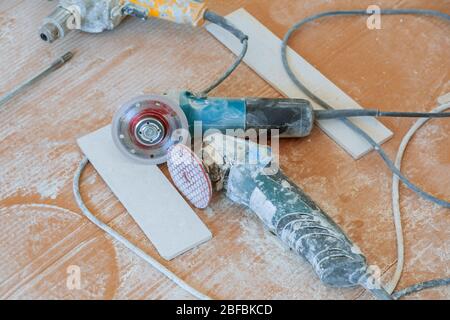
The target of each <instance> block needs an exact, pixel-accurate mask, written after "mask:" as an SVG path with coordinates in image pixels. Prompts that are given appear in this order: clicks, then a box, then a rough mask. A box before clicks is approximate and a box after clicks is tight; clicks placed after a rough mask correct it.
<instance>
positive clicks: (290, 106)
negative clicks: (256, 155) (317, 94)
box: [245, 98, 314, 138]
mask: <svg viewBox="0 0 450 320" xmlns="http://www.w3.org/2000/svg"><path fill="white" fill-rule="evenodd" d="M245 101H246V130H248V129H256V130H257V131H259V130H261V129H265V130H268V131H270V130H272V129H277V130H279V136H280V137H282V138H300V137H306V136H308V135H309V134H310V133H311V130H312V128H313V125H314V110H313V108H312V106H311V103H310V102H309V101H308V100H304V99H266V98H247V99H246V100H245ZM269 133H270V132H269Z"/></svg>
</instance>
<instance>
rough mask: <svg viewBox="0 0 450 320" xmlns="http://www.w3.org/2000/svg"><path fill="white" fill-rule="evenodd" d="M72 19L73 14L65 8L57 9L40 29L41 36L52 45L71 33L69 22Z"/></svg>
mask: <svg viewBox="0 0 450 320" xmlns="http://www.w3.org/2000/svg"><path fill="white" fill-rule="evenodd" d="M71 17H72V13H71V12H70V11H68V10H66V9H64V8H63V7H57V8H56V9H55V11H53V12H52V13H51V14H50V15H49V16H48V17H47V18H46V19H45V20H44V24H43V25H42V27H41V28H40V29H39V36H40V37H41V39H42V40H44V41H46V42H49V43H52V42H54V41H56V40H58V39H60V38H64V36H65V35H66V34H67V33H68V32H69V31H70V29H69V28H68V27H67V21H68V20H69V18H71Z"/></svg>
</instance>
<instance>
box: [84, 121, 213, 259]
mask: <svg viewBox="0 0 450 320" xmlns="http://www.w3.org/2000/svg"><path fill="white" fill-rule="evenodd" d="M78 144H79V146H80V147H81V149H82V150H83V152H84V154H85V155H86V156H87V157H88V159H89V161H90V162H91V163H92V164H93V165H94V167H95V169H96V170H97V171H98V172H99V173H100V175H101V176H102V178H103V180H105V182H106V183H107V184H108V186H109V187H110V188H111V190H112V191H113V192H114V194H115V195H116V196H117V197H118V198H119V200H120V201H121V202H122V204H123V205H124V206H125V208H126V209H127V210H128V212H129V213H130V215H131V216H132V217H133V219H134V220H135V221H136V222H137V224H138V225H139V226H140V228H141V229H142V231H143V232H144V233H145V234H146V236H147V237H148V238H149V239H150V241H151V242H152V243H153V245H154V246H155V247H156V249H157V250H158V252H159V254H160V255H161V256H162V257H163V258H164V259H166V260H171V259H173V258H175V257H176V256H178V255H180V254H182V253H184V252H186V251H188V250H189V249H192V248H194V247H196V246H198V245H199V244H201V243H203V242H205V241H208V240H209V239H211V232H210V231H209V230H208V228H207V227H206V226H205V225H204V224H203V222H202V221H201V220H200V218H199V217H198V216H197V215H196V213H195V212H194V211H193V210H192V209H191V208H190V207H189V205H188V204H187V203H186V201H185V200H184V199H183V198H182V197H181V195H180V194H179V193H178V191H177V190H176V189H175V187H173V186H172V184H171V183H170V181H169V180H168V179H167V178H166V177H165V176H164V174H163V173H162V172H161V170H160V169H159V168H158V166H153V165H143V164H138V163H135V162H133V161H132V160H129V159H127V158H126V157H125V156H124V155H122V154H121V153H120V152H119V150H118V149H117V147H116V146H115V145H114V142H113V140H112V137H111V126H106V127H104V128H102V129H100V130H98V131H95V132H94V133H91V134H89V135H87V136H84V137H83V138H81V139H79V140H78Z"/></svg>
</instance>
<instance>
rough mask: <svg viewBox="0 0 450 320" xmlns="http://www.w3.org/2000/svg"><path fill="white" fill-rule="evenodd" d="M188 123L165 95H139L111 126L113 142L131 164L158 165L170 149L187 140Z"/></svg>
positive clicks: (125, 106) (123, 108)
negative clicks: (131, 160) (133, 162)
mask: <svg viewBox="0 0 450 320" xmlns="http://www.w3.org/2000/svg"><path fill="white" fill-rule="evenodd" d="M188 129H189V128H188V122H187V119H186V116H185V114H184V112H183V111H182V110H181V108H180V107H179V106H178V104H177V103H176V102H174V101H172V100H171V99H168V98H167V97H165V96H158V95H148V96H140V97H137V98H135V99H134V100H132V101H130V102H128V103H126V104H124V105H123V106H122V107H121V108H120V109H119V110H118V111H117V112H116V114H115V116H114V119H113V124H112V136H113V140H114V143H115V144H116V146H117V147H118V148H119V150H120V151H122V153H123V154H124V155H125V156H127V157H128V158H131V159H133V160H134V161H137V162H140V163H145V164H161V163H164V162H166V160H167V152H168V150H169V149H170V147H172V146H174V145H176V144H178V143H187V142H188V141H189V139H188V137H189V131H188Z"/></svg>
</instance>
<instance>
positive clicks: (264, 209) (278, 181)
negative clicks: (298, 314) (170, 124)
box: [167, 133, 390, 299]
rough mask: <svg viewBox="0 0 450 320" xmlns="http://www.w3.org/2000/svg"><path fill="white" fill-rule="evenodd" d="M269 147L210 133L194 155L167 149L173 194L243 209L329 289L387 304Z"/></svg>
mask: <svg viewBox="0 0 450 320" xmlns="http://www.w3.org/2000/svg"><path fill="white" fill-rule="evenodd" d="M275 158H276V155H275V154H272V151H271V149H270V147H267V146H262V145H259V144H256V143H254V142H252V141H249V140H244V139H240V138H236V137H231V136H227V135H223V134H221V133H216V134H211V135H208V136H207V137H205V139H204V140H203V148H202V151H201V153H200V154H199V155H197V154H195V153H194V152H192V151H191V149H190V148H188V147H186V146H184V145H180V144H179V145H176V146H173V147H172V148H171V149H170V150H169V154H168V161H167V164H168V168H169V172H170V175H171V177H172V180H173V182H174V184H175V185H176V187H177V188H178V190H179V191H180V192H181V193H182V194H183V195H184V196H185V197H186V198H187V199H188V200H189V201H190V202H191V203H192V205H194V206H195V207H197V208H200V209H204V208H206V207H207V206H208V204H209V202H210V200H211V197H212V192H213V191H224V192H225V194H226V195H227V197H228V198H229V199H231V200H232V201H234V202H236V203H238V204H240V205H244V206H246V207H248V208H249V209H250V210H251V211H253V212H254V213H255V215H256V216H257V217H258V218H259V220H261V222H262V223H263V224H264V226H265V227H266V228H267V230H268V231H269V232H271V233H272V234H274V235H276V236H277V237H278V238H279V239H280V240H281V241H282V242H283V243H284V244H285V245H286V246H287V247H288V248H289V249H290V250H292V251H293V252H295V253H297V254H298V255H300V256H302V257H303V258H305V259H306V260H307V261H308V262H309V263H310V264H311V266H312V267H313V269H314V271H315V272H316V274H317V275H318V277H319V278H320V279H321V280H322V281H323V282H324V283H325V284H327V285H330V286H333V287H354V286H358V285H359V286H363V287H365V288H366V289H368V290H370V291H371V292H372V293H373V294H374V295H376V296H377V297H378V298H382V299H390V297H389V295H388V294H387V293H386V291H385V290H384V289H383V288H382V287H381V285H380V283H379V279H377V278H376V276H375V275H374V274H373V272H372V270H371V268H370V267H369V266H368V264H367V262H366V258H365V257H364V255H363V254H362V252H361V250H360V249H359V248H358V247H357V246H356V245H355V244H354V243H353V242H352V241H351V240H350V239H349V238H348V237H347V235H346V234H345V232H344V231H343V230H342V229H341V228H340V227H339V226H338V225H337V224H336V223H335V222H334V221H333V220H332V219H331V217H330V216H328V215H327V214H326V213H325V212H324V211H323V210H322V209H321V208H320V207H319V206H318V205H317V204H315V203H314V201H313V200H312V199H311V198H310V197H309V196H308V195H306V194H305V192H303V190H301V188H300V187H298V186H297V185H295V183H293V182H292V181H291V180H289V178H288V177H286V176H285V175H284V174H283V172H282V171H281V170H279V168H278V166H277V165H273V163H272V162H273V161H274V160H275Z"/></svg>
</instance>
